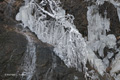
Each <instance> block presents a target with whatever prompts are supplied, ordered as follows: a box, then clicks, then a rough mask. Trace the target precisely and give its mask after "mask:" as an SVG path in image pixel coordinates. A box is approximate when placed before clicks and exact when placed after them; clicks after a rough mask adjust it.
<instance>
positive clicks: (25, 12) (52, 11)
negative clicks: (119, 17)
mask: <svg viewBox="0 0 120 80" xmlns="http://www.w3.org/2000/svg"><path fill="white" fill-rule="evenodd" d="M26 1H27V0H26ZM25 3H26V4H25V6H22V7H21V8H20V10H19V13H18V14H17V15H16V20H18V21H22V22H23V25H24V27H28V28H29V29H30V30H31V31H32V32H34V33H35V34H36V35H37V37H38V38H39V39H40V40H42V41H43V42H47V43H49V44H52V45H53V46H54V51H55V53H56V54H57V55H58V56H59V57H60V58H61V59H62V60H63V61H64V62H65V64H66V65H67V66H68V67H75V68H76V69H78V70H79V71H81V69H82V65H81V64H83V66H84V68H83V70H84V71H85V72H86V75H88V74H87V68H86V62H87V60H88V61H89V62H90V63H91V66H93V67H94V68H96V69H97V70H98V72H99V73H100V74H101V75H104V72H105V66H104V64H103V62H102V60H101V59H98V57H97V56H96V55H95V53H94V52H93V50H92V49H91V48H90V47H87V46H86V42H85V40H84V38H83V37H82V35H81V34H80V33H79V32H78V30H77V29H76V27H75V25H74V24H73V19H74V17H73V16H72V15H70V14H67V15H66V13H65V10H63V9H62V8H61V7H60V6H59V3H60V2H59V1H54V0H42V1H41V3H37V2H36V1H34V0H31V1H30V2H29V1H28V2H25ZM45 6H46V7H47V9H46V8H45ZM97 16H98V17H99V14H98V15H97ZM100 20H102V21H107V24H104V25H108V24H109V22H108V20H107V19H101V17H100ZM108 27H109V26H107V29H108ZM105 28H106V27H105Z"/></svg>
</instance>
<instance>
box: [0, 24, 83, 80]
mask: <svg viewBox="0 0 120 80" xmlns="http://www.w3.org/2000/svg"><path fill="white" fill-rule="evenodd" d="M6 24H8V23H6ZM6 24H0V70H1V71H0V80H21V79H23V80H24V79H25V77H22V76H21V75H22V71H23V69H22V62H23V60H24V57H25V54H26V48H27V43H28V41H27V39H26V37H25V36H24V34H22V33H21V32H19V31H20V30H21V29H20V30H17V31H16V26H15V25H6ZM13 26H15V27H13ZM29 33H31V32H29ZM31 34H32V33H31ZM31 37H34V38H35V39H34V40H35V41H36V42H35V46H36V56H37V60H36V70H35V73H34V75H33V78H32V80H74V79H76V80H85V78H84V75H83V73H81V72H78V71H76V70H75V69H74V68H68V67H67V66H66V65H65V64H64V63H63V61H62V60H61V59H60V58H59V57H58V56H56V55H55V53H54V52H53V47H52V46H50V45H49V44H45V43H42V42H41V41H39V40H38V39H37V38H36V37H35V36H34V34H33V36H31Z"/></svg>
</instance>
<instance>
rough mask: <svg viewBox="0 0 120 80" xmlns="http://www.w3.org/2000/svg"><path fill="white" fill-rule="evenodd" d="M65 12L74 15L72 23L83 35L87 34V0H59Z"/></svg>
mask: <svg viewBox="0 0 120 80" xmlns="http://www.w3.org/2000/svg"><path fill="white" fill-rule="evenodd" d="M60 1H61V2H62V6H63V8H64V9H65V10H66V12H67V13H69V14H72V15H73V16H74V17H75V20H74V24H75V25H76V27H77V29H78V30H79V31H80V33H81V34H82V35H83V36H87V25H88V22H87V16H86V15H87V5H88V4H87V2H85V1H84V0H60Z"/></svg>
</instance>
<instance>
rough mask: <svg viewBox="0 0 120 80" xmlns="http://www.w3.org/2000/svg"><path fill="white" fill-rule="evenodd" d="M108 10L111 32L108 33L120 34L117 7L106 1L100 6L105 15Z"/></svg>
mask: <svg viewBox="0 0 120 80" xmlns="http://www.w3.org/2000/svg"><path fill="white" fill-rule="evenodd" d="M105 11H106V12H107V18H109V19H110V30H111V31H110V32H108V34H114V35H115V36H120V22H119V19H118V14H117V9H116V8H115V7H114V5H113V4H112V3H109V2H106V1H105V3H104V4H103V5H101V6H99V12H100V14H101V15H102V16H103V17H105V14H104V12H105Z"/></svg>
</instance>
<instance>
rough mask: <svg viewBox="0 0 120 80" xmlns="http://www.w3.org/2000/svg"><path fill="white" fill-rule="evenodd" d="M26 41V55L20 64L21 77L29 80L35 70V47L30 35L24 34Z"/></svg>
mask: <svg viewBox="0 0 120 80" xmlns="http://www.w3.org/2000/svg"><path fill="white" fill-rule="evenodd" d="M24 34H25V35H26V37H27V40H28V45H27V50H26V54H25V56H24V62H23V64H22V67H23V69H24V70H23V72H22V75H23V76H25V77H26V80H31V79H32V77H33V75H34V73H35V69H36V47H35V44H34V41H33V40H32V38H31V37H30V35H28V34H26V33H24Z"/></svg>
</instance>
